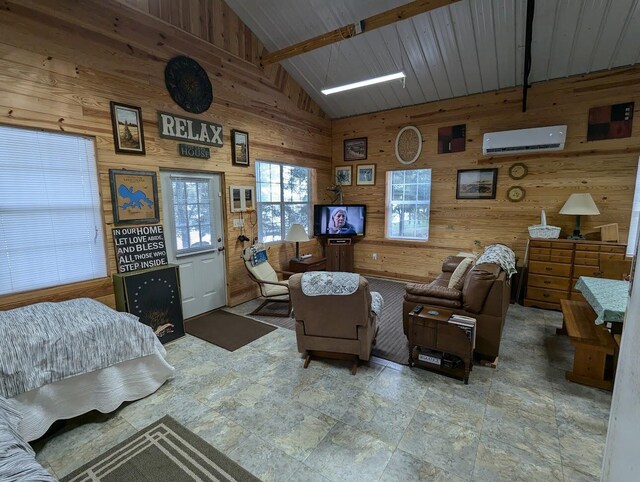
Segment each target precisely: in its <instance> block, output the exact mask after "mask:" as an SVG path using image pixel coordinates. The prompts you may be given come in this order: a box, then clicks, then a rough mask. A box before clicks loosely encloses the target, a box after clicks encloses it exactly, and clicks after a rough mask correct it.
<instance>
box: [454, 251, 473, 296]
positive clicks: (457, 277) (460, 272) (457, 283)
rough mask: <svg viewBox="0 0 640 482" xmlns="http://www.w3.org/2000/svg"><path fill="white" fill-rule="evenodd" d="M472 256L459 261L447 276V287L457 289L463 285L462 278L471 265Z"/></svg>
mask: <svg viewBox="0 0 640 482" xmlns="http://www.w3.org/2000/svg"><path fill="white" fill-rule="evenodd" d="M473 261H474V259H473V258H464V259H463V260H462V261H460V264H459V265H458V267H457V268H456V269H455V270H453V273H451V278H449V288H454V289H456V290H459V289H460V288H462V286H463V285H464V278H465V276H466V275H467V271H469V269H471V266H473Z"/></svg>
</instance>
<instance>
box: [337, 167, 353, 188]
mask: <svg viewBox="0 0 640 482" xmlns="http://www.w3.org/2000/svg"><path fill="white" fill-rule="evenodd" d="M336 184H340V185H341V186H351V166H341V167H336Z"/></svg>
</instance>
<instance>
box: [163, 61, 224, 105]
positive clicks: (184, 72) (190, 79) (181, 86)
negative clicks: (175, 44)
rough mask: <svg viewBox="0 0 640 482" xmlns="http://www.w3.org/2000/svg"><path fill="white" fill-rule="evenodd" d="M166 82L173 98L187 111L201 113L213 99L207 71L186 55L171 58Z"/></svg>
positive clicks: (165, 74)
mask: <svg viewBox="0 0 640 482" xmlns="http://www.w3.org/2000/svg"><path fill="white" fill-rule="evenodd" d="M164 82H165V84H166V86H167V90H168V91H169V94H170V95H171V98H172V99H173V100H174V101H175V103H176V104H178V105H179V106H180V107H182V108H183V109H184V110H186V111H187V112H193V113H194V114H200V113H202V112H204V111H206V110H207V109H208V108H209V106H210V105H211V102H212V101H213V88H212V87H211V81H210V80H209V76H208V75H207V72H206V71H205V70H204V69H203V68H202V67H201V66H200V64H199V63H198V62H196V61H195V60H193V59H190V58H189V57H185V56H184V55H180V56H178V57H174V58H172V59H171V60H169V63H167V66H166V67H165V69H164Z"/></svg>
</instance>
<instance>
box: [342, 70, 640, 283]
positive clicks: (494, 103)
mask: <svg viewBox="0 0 640 482" xmlns="http://www.w3.org/2000/svg"><path fill="white" fill-rule="evenodd" d="M639 99H640V67H636V68H627V69H618V70H613V71H605V72H600V73H596V74H592V75H585V76H578V77H573V78H567V79H562V80H555V81H550V82H544V83H538V84H534V85H533V87H532V88H531V89H530V90H529V99H528V109H527V112H525V113H523V112H521V102H522V90H521V89H520V88H515V89H508V90H501V91H498V92H491V93H486V94H479V95H473V96H468V97H463V98H457V99H452V100H446V101H441V102H433V103H429V104H423V105H419V106H413V107H408V108H402V109H395V110H389V111H385V112H378V113H374V114H368V115H361V116H357V117H351V118H345V119H340V120H334V121H333V126H332V128H333V159H334V163H333V165H334V167H336V166H344V165H352V166H353V170H354V176H355V166H356V165H357V164H369V163H375V164H376V165H377V172H376V184H375V186H357V185H355V182H354V183H353V185H352V186H348V187H345V188H344V193H345V201H346V202H358V203H360V202H365V203H366V204H367V209H368V211H367V216H368V219H367V236H366V237H365V238H364V239H363V240H362V241H360V242H358V243H357V244H356V246H355V266H356V270H357V271H358V272H360V273H369V274H373V275H378V276H386V277H394V278H399V279H408V280H426V279H430V278H432V277H434V276H435V275H437V273H438V272H439V271H440V267H441V261H442V259H443V258H444V257H445V256H448V255H451V254H456V253H457V252H459V251H471V250H472V248H473V241H474V240H480V241H481V242H482V243H484V244H485V245H486V244H489V243H494V242H499V243H504V244H506V245H508V246H510V247H512V248H513V249H514V250H515V252H516V255H517V256H518V257H519V259H520V264H522V262H523V259H524V253H525V247H526V242H527V239H528V231H527V227H528V226H530V225H534V224H539V223H540V213H541V210H542V209H545V211H546V214H547V223H548V224H550V225H554V226H560V227H562V236H566V235H567V234H570V233H571V232H572V231H573V226H574V222H575V219H574V218H575V217H574V216H564V215H560V214H558V211H559V210H560V208H561V207H562V206H563V204H564V202H565V201H566V200H567V198H568V197H569V195H570V194H571V193H573V192H588V193H590V194H591V195H592V196H593V199H594V200H595V203H596V205H597V206H598V209H599V210H600V213H601V214H600V215H599V216H583V217H582V231H583V232H587V231H589V230H590V229H592V228H593V227H594V226H597V225H601V224H607V223H618V224H619V227H620V236H621V242H626V240H627V236H628V229H629V221H630V217H631V208H632V202H633V193H634V186H635V179H636V170H637V166H638V156H640V121H639V120H638V117H639V116H638V112H639V109H640V102H639V101H638V100H639ZM634 100H635V101H636V102H635V125H634V126H633V132H632V136H631V137H628V138H623V139H613V140H603V141H591V142H587V139H586V134H587V116H588V112H589V108H591V107H596V106H604V105H611V104H616V103H622V102H629V101H634ZM457 124H466V136H467V137H466V150H465V151H464V152H459V153H450V154H438V148H437V141H438V128H439V127H446V126H453V125H457ZM557 124H567V125H568V136H567V142H566V146H565V149H564V150H563V151H560V152H553V153H544V154H535V153H533V154H528V155H516V156H495V157H488V156H483V155H482V136H483V134H484V133H486V132H494V131H503V130H511V129H522V128H528V127H540V126H549V125H557ZM407 125H415V126H417V127H418V128H419V129H420V131H421V133H422V136H423V149H422V153H421V154H420V157H419V159H418V160H417V161H416V162H415V163H414V164H412V165H410V166H403V165H402V164H400V163H399V162H398V161H397V160H396V159H395V151H394V147H395V139H396V135H397V133H398V132H399V130H400V129H401V128H402V127H404V126H407ZM354 137H367V138H368V158H367V160H366V161H360V162H344V161H343V140H344V139H349V138H354ZM515 162H523V163H525V164H526V165H527V166H528V169H529V174H528V175H527V176H526V177H525V178H523V179H521V180H518V181H515V180H513V179H511V178H510V177H509V175H508V170H509V166H511V165H512V164H513V163H515ZM493 167H496V168H498V183H497V197H496V199H495V200H456V175H457V170H458V169H474V168H493ZM403 168H409V169H419V168H429V169H432V184H431V216H430V227H429V240H428V241H427V242H408V241H407V242H405V241H391V240H387V239H385V237H384V222H385V215H384V213H385V186H386V179H385V176H386V174H387V172H389V171H391V170H398V169H403ZM516 185H519V186H522V187H523V188H524V189H525V190H526V197H525V199H524V200H523V201H521V202H510V201H509V200H507V190H508V189H509V188H510V187H511V186H516ZM373 253H376V254H377V260H374V259H373V258H372V254H373Z"/></svg>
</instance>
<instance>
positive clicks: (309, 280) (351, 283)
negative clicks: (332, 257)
mask: <svg viewBox="0 0 640 482" xmlns="http://www.w3.org/2000/svg"><path fill="white" fill-rule="evenodd" d="M359 282H360V275H359V274H356V273H341V272H333V271H309V272H307V273H304V274H303V275H302V284H301V287H302V292H303V293H304V294H305V295H306V296H329V295H350V294H353V293H355V292H356V290H357V289H358V283H359Z"/></svg>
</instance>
